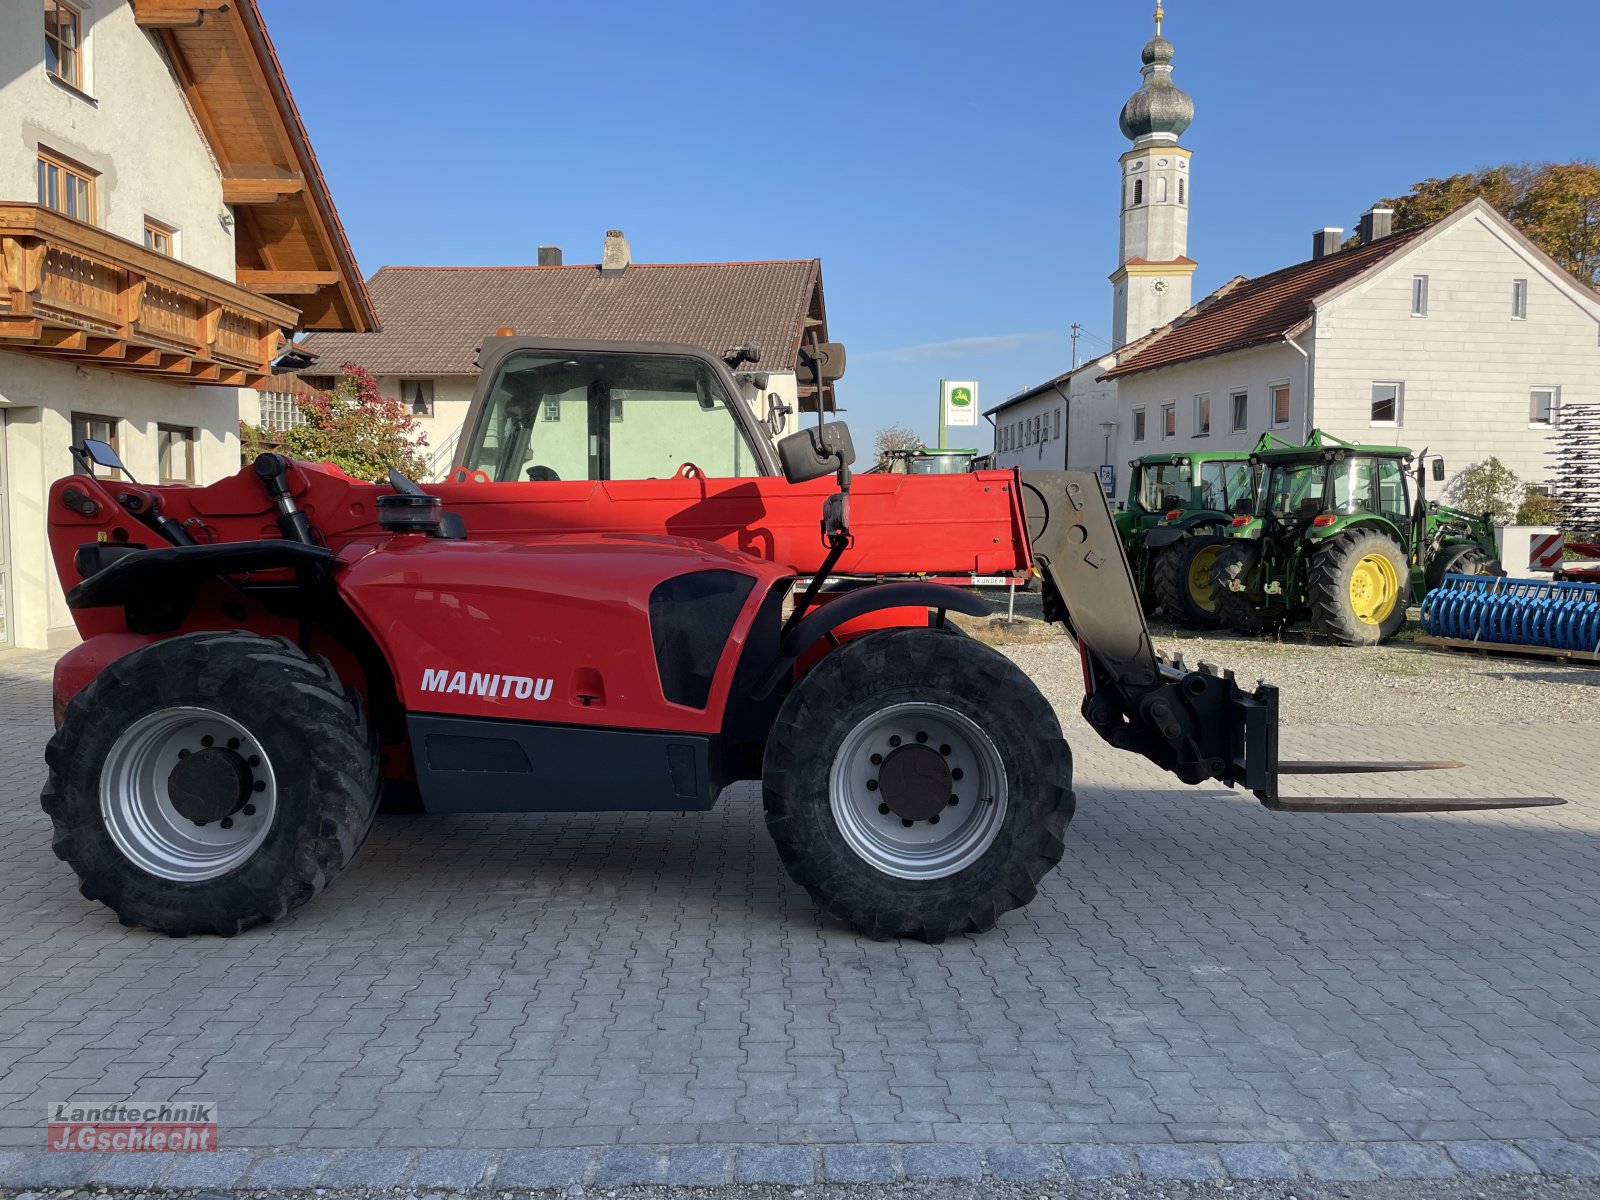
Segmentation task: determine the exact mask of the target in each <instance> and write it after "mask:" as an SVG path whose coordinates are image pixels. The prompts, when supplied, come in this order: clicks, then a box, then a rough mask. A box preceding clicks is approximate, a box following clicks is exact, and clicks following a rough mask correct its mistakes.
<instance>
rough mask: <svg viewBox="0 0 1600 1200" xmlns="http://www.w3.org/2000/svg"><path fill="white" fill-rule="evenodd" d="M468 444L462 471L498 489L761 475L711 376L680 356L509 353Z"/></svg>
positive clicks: (752, 450)
mask: <svg viewBox="0 0 1600 1200" xmlns="http://www.w3.org/2000/svg"><path fill="white" fill-rule="evenodd" d="M469 436H470V441H469V443H468V446H469V449H468V452H467V458H466V466H467V467H468V469H470V470H475V471H484V472H486V473H487V474H488V476H489V478H490V479H492V480H494V481H495V482H496V483H509V482H516V481H524V480H536V481H537V480H557V479H664V478H667V477H668V476H671V475H674V474H676V473H677V471H678V469H679V468H680V467H682V466H683V465H684V464H685V463H693V464H694V465H695V466H696V467H699V468H700V470H701V471H703V472H705V474H706V475H708V476H710V477H712V478H714V479H732V478H740V477H744V476H750V475H759V474H760V473H761V460H760V459H759V458H757V457H756V452H755V448H754V446H753V445H752V444H751V442H750V440H749V437H748V436H747V435H746V434H745V432H744V430H743V428H742V427H741V426H740V424H739V422H738V420H737V419H735V417H734V414H733V412H732V409H731V404H730V401H729V399H728V396H727V394H726V393H725V392H724V390H723V388H722V385H721V383H720V382H718V380H717V376H716V373H715V372H714V371H712V370H711V368H710V367H709V366H707V365H706V364H705V363H703V362H700V361H699V360H698V359H694V358H688V357H685V356H682V355H670V354H641V353H639V352H637V351H632V352H607V353H573V354H559V353H551V352H549V351H543V350H525V351H522V352H520V353H516V354H512V355H511V356H510V357H508V358H507V359H506V360H505V362H504V363H502V364H501V366H500V371H499V374H498V375H497V376H496V377H495V381H494V386H493V387H492V388H491V389H490V391H489V399H488V403H487V404H486V405H485V406H484V409H483V414H482V417H481V418H480V420H479V422H478V426H477V428H476V429H474V430H471V431H469Z"/></svg>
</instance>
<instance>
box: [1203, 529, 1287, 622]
mask: <svg viewBox="0 0 1600 1200" xmlns="http://www.w3.org/2000/svg"><path fill="white" fill-rule="evenodd" d="M1260 554H1261V547H1260V546H1258V545H1257V544H1256V543H1255V542H1251V541H1238V540H1234V541H1230V542H1228V544H1227V545H1225V546H1224V547H1222V549H1220V550H1218V551H1217V557H1216V560H1215V561H1214V562H1213V563H1212V566H1211V594H1212V595H1213V596H1215V597H1216V601H1217V614H1218V615H1219V616H1220V617H1221V618H1222V623H1223V624H1224V625H1225V626H1227V627H1228V628H1229V629H1231V630H1233V631H1234V632H1235V633H1248V634H1258V633H1270V632H1271V631H1272V630H1274V629H1276V628H1277V627H1278V626H1279V625H1281V624H1282V623H1283V622H1282V619H1281V618H1280V617H1278V616H1277V615H1275V614H1273V613H1269V612H1262V611H1261V610H1260V609H1258V608H1257V607H1256V606H1255V602H1254V601H1253V600H1251V599H1250V593H1249V592H1248V591H1235V590H1234V585H1235V584H1240V585H1248V584H1249V582H1250V576H1251V574H1252V573H1253V572H1254V571H1255V569H1256V559H1257V558H1258V557H1259V556H1260Z"/></svg>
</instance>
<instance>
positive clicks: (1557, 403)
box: [1528, 387, 1561, 425]
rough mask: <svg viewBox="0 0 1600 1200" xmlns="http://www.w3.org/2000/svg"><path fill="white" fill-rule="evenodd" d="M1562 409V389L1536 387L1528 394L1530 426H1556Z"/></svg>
mask: <svg viewBox="0 0 1600 1200" xmlns="http://www.w3.org/2000/svg"><path fill="white" fill-rule="evenodd" d="M1560 407H1561V389H1560V388H1553V387H1536V388H1532V389H1530V390H1529V392H1528V424H1529V425H1554V424H1555V423H1556V411H1557V410H1558V409H1559V408H1560Z"/></svg>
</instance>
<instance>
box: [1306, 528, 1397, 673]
mask: <svg viewBox="0 0 1600 1200" xmlns="http://www.w3.org/2000/svg"><path fill="white" fill-rule="evenodd" d="M1306 592H1307V594H1308V596H1309V597H1310V601H1311V620H1312V623H1313V624H1314V625H1315V626H1316V627H1317V628H1318V629H1320V630H1321V631H1322V632H1323V633H1325V634H1327V635H1328V636H1329V637H1331V638H1332V639H1333V640H1334V641H1336V642H1341V643H1343V644H1344V645H1346V646H1376V645H1377V644H1378V643H1379V642H1386V641H1388V640H1389V639H1390V638H1392V637H1393V636H1394V635H1395V634H1397V633H1399V632H1400V627H1401V626H1402V625H1404V624H1405V623H1406V606H1407V605H1409V604H1410V603H1411V570H1410V568H1409V566H1407V564H1406V556H1405V554H1404V552H1403V551H1401V549H1400V547H1399V546H1397V545H1396V544H1395V541H1394V539H1393V538H1391V537H1386V536H1385V535H1383V534H1381V533H1378V532H1377V531H1375V530H1370V529H1369V530H1357V531H1356V532H1354V533H1351V534H1348V535H1346V536H1343V537H1339V538H1335V539H1334V540H1333V542H1331V543H1330V544H1328V545H1326V546H1323V547H1322V548H1321V549H1319V550H1318V551H1317V552H1316V553H1315V554H1314V555H1313V556H1312V559H1311V569H1310V574H1309V577H1308V579H1307V585H1306Z"/></svg>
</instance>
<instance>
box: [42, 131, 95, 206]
mask: <svg viewBox="0 0 1600 1200" xmlns="http://www.w3.org/2000/svg"><path fill="white" fill-rule="evenodd" d="M94 181H95V173H94V172H93V171H91V170H89V169H88V168H87V167H80V166H79V165H78V164H77V163H74V162H71V161H69V160H68V159H65V158H61V157H58V156H57V155H55V154H52V153H50V152H49V151H48V150H45V149H44V148H43V147H41V148H40V150H39V203H40V204H42V205H44V206H45V207H46V208H53V209H55V210H56V212H58V213H62V214H64V215H66V216H69V217H71V218H73V219H74V220H77V221H84V222H86V223H88V224H90V225H92V224H94Z"/></svg>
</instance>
